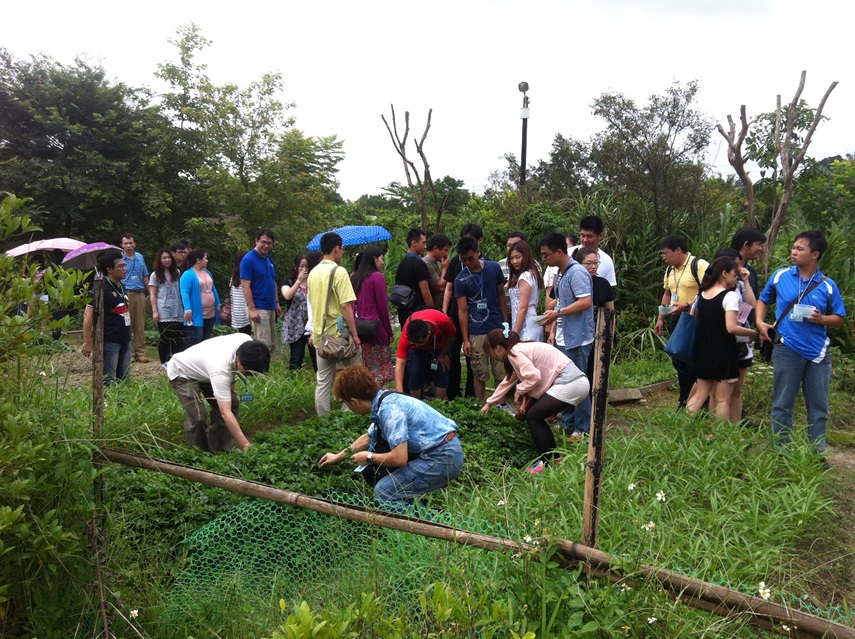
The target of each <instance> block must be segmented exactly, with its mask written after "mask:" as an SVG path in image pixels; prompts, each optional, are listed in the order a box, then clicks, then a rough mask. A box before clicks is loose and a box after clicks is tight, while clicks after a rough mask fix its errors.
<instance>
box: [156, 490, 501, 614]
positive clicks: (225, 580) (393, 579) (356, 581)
mask: <svg viewBox="0 0 855 639" xmlns="http://www.w3.org/2000/svg"><path fill="white" fill-rule="evenodd" d="M328 499H330V500H331V501H334V502H336V503H341V504H347V505H351V506H360V507H369V508H376V503H375V502H373V501H372V502H371V503H365V502H366V499H365V498H363V497H360V496H355V495H342V494H332V495H329V496H328ZM407 514H412V515H415V516H418V517H419V518H421V519H424V520H429V521H432V522H434V523H438V524H444V525H446V526H452V527H454V528H456V529H459V530H466V531H469V532H474V533H479V534H485V535H491V536H497V537H502V538H508V539H516V538H517V537H516V531H513V530H510V529H508V528H505V527H501V526H496V525H493V524H490V523H488V522H484V521H475V520H471V519H468V518H464V517H460V516H455V515H451V514H449V513H446V512H442V511H436V510H430V511H427V510H418V511H411V512H409V513H407ZM184 543H185V544H186V545H187V561H186V564H185V567H184V569H183V571H182V572H181V573H180V574H179V575H178V577H177V579H176V581H175V584H174V586H173V588H172V590H171V592H170V594H169V597H168V601H169V604H168V607H167V608H166V610H165V611H164V614H165V615H166V617H167V619H169V618H170V617H172V618H174V617H175V616H177V615H189V616H193V617H200V618H205V617H210V616H211V614H212V611H217V610H222V609H223V608H224V607H234V606H235V605H236V604H238V605H240V606H241V607H243V606H249V607H250V608H251V609H254V610H265V609H266V610H272V609H274V608H276V609H278V602H279V600H280V599H281V600H284V601H285V602H286V604H287V605H288V607H289V608H291V607H292V605H293V604H299V603H300V602H302V601H307V602H308V603H309V604H310V605H320V606H323V605H324V604H325V603H328V602H343V601H353V600H356V599H358V598H359V596H360V595H361V594H362V593H365V592H376V593H383V595H384V602H385V603H386V605H388V606H390V607H392V608H394V609H400V608H401V607H403V608H408V609H411V610H412V607H413V605H414V604H415V603H417V601H418V599H417V597H418V595H419V593H422V592H424V589H425V587H426V586H427V585H428V584H431V583H433V582H435V581H445V582H449V583H454V582H455V581H456V580H457V579H456V578H455V576H456V577H457V578H459V579H460V580H462V579H464V576H469V577H476V578H477V577H481V578H488V577H490V576H491V575H492V574H493V573H494V571H495V570H496V566H497V553H489V552H484V551H482V550H479V549H477V548H470V547H466V546H460V545H457V544H449V543H444V542H441V541H437V540H435V539H431V538H427V537H423V536H421V535H417V534H413V533H406V532H401V531H397V530H390V529H387V528H383V527H380V526H376V525H371V524H366V523H362V522H355V521H350V520H348V519H344V518H340V517H334V516H329V515H325V514H322V513H317V512H314V511H311V510H305V509H302V508H297V507H293V506H288V505H284V504H277V503H274V502H270V501H263V500H251V501H247V502H244V503H242V504H240V505H238V506H236V507H235V508H233V509H231V510H229V511H228V512H227V513H225V514H223V515H221V516H220V517H218V518H217V519H215V520H213V521H212V522H210V523H209V524H207V525H205V526H203V527H202V528H200V529H199V530H198V531H197V532H196V533H194V534H193V535H191V536H190V537H189V538H187V539H186V540H185V542H184ZM498 561H501V559H499V560H498Z"/></svg>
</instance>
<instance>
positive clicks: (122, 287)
mask: <svg viewBox="0 0 855 639" xmlns="http://www.w3.org/2000/svg"><path fill="white" fill-rule="evenodd" d="M104 279H106V280H107V281H108V282H109V283H110V287H111V288H112V289H113V290H114V291H116V293H118V294H119V296H120V297H121V298H122V301H123V302H125V303H127V301H128V296H127V295H125V290H124V288H125V287H124V286H122V285H121V284H119V287H120V288H118V287H116V285H115V284H113V280H111V279H110V278H109V277H106V278H104Z"/></svg>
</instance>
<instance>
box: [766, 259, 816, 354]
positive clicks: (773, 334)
mask: <svg viewBox="0 0 855 639" xmlns="http://www.w3.org/2000/svg"><path fill="white" fill-rule="evenodd" d="M825 279H826V278H825V275H823V276H822V277H821V278H820V279H818V280H817V281H815V282H811V285H810V286H808V287H807V288H806V289H805V292H804V294H803V295H802V296H801V298H800V299H804V298H805V297H807V295H808V293H810V292H811V291H812V290H813V289H815V288H816V287H817V286H819V285H820V284H822V283H823V282H824V281H825ZM798 300H799V298H796V299H793V301H792V302H790V303H789V304H788V305H787V308H785V309H784V312H783V313H781V315H780V317H778V321H776V322H775V325H774V326H770V327H769V330H767V331H766V334H767V335H768V336H769V339H768V340H766V341H765V342H763V343H762V344H760V359H762V360H763V361H764V362H766V363H767V364H769V363H770V362H771V361H772V351H774V350H775V344H778V343H779V342H780V341H781V340H780V337H779V336H778V327H779V326H780V325H781V322H782V321H784V318H785V317H786V316H787V313H789V312H790V311H791V310H793V306H795V305H796V302H798ZM761 319H762V318H761Z"/></svg>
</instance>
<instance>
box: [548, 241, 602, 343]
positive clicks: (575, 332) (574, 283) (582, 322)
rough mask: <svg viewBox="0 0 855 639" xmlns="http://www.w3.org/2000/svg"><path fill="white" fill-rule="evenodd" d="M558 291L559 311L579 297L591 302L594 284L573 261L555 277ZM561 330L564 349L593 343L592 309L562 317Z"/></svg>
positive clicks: (584, 270) (585, 270)
mask: <svg viewBox="0 0 855 639" xmlns="http://www.w3.org/2000/svg"><path fill="white" fill-rule="evenodd" d="M555 279H556V284H555V287H556V290H557V291H558V306H557V308H556V310H559V311H560V310H561V309H562V308H564V307H566V306H570V305H571V304H572V303H573V302H575V301H576V300H578V299H579V298H580V297H591V298H592V302H593V295H594V284H593V280H591V275H590V274H589V273H588V270H587V269H586V268H585V267H584V266H582V265H581V264H579V263H578V262H576V261H575V260H573V259H572V258H571V259H570V262H569V263H568V264H567V269H566V270H565V271H564V272H563V273H558V275H556V276H555ZM561 328H562V329H563V331H564V348H565V349H567V348H578V347H579V346H585V345H586V344H590V343H591V342H593V341H594V307H593V303H592V305H591V308H589V309H587V310H585V311H583V312H581V313H576V314H575V315H564V316H563V317H562V318H561Z"/></svg>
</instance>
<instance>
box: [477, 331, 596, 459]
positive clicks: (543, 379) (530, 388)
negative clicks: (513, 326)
mask: <svg viewBox="0 0 855 639" xmlns="http://www.w3.org/2000/svg"><path fill="white" fill-rule="evenodd" d="M485 350H486V352H487V355H489V356H490V357H491V358H493V359H495V360H496V361H499V362H503V363H504V364H505V372H506V375H505V378H504V379H503V380H502V382H501V383H500V384H499V386H498V387H497V388H496V391H495V392H494V393H493V395H492V396H491V397H490V398H489V399H488V400H487V403H486V404H485V405H484V407H483V408H482V409H481V412H482V413H488V412H490V408H491V407H492V406H493V405H495V404H498V403H500V402H501V401H502V398H503V397H504V396H505V395H506V394H507V392H508V391H509V390H511V388H513V386H514V384H516V387H517V388H516V392H515V394H514V401H515V402H516V403H517V404H519V405H520V407H521V409H522V407H523V406H527V407H526V409H525V411H524V414H525V421H526V423H527V424H528V428H529V431H530V432H531V438H532V440H533V441H534V445H535V447H536V448H537V450H538V452H539V453H540V459H538V460H537V461H536V462H534V463H533V464H532V465H531V466H529V467H528V468H527V469H526V470H528V472H530V473H531V474H532V475H535V474H537V473H539V472H542V471H543V470H545V468H546V466H545V464H546V463H547V462H548V461H549V460H551V459H553V458H554V457H555V453H554V452H553V451H554V449H555V436H554V435H553V434H552V429H551V428H550V427H549V424H547V423H546V418H547V417H549V416H550V415H555V414H557V413H559V412H561V411H562V410H565V409H567V408H568V407H570V406H576V405H577V404H579V402H581V401H582V400H583V399H585V398H586V397H587V396H588V391H589V390H590V384H589V382H588V378H587V377H585V374H584V373H583V372H582V371H580V370H579V369H578V368H576V365H575V364H573V362H572V361H570V358H569V357H567V356H566V355H565V354H564V353H562V352H561V351H559V350H558V349H557V348H555V347H554V346H551V345H549V344H544V343H543V342H521V341H520V336H519V335H518V334H517V333H515V332H514V331H512V330H509V328H508V325H507V324H505V328H504V329H501V328H497V329H494V330H492V331H490V332H489V333H487V341H486V345H485Z"/></svg>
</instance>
